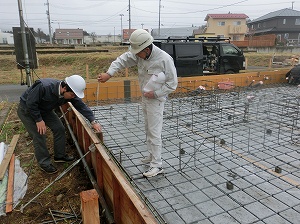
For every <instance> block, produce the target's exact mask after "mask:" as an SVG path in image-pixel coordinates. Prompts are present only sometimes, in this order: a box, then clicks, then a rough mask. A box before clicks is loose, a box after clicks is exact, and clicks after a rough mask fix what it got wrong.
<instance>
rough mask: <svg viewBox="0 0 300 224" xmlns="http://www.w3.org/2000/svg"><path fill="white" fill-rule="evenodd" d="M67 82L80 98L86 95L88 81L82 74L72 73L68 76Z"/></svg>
mask: <svg viewBox="0 0 300 224" xmlns="http://www.w3.org/2000/svg"><path fill="white" fill-rule="evenodd" d="M65 80H66V83H67V84H68V86H69V87H70V88H71V89H72V90H73V92H74V93H75V94H76V96H78V97H79V98H83V97H84V90H85V87H86V83H85V81H84V79H83V78H82V77H81V76H80V75H71V76H69V77H66V79H65Z"/></svg>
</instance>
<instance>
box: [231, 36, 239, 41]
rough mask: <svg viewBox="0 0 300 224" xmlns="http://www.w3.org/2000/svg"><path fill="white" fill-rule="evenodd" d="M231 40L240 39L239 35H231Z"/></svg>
mask: <svg viewBox="0 0 300 224" xmlns="http://www.w3.org/2000/svg"><path fill="white" fill-rule="evenodd" d="M232 40H240V36H238V35H233V37H232Z"/></svg>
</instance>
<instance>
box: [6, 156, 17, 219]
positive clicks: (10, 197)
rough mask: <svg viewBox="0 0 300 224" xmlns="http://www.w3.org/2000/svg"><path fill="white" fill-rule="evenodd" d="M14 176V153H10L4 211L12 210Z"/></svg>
mask: <svg viewBox="0 0 300 224" xmlns="http://www.w3.org/2000/svg"><path fill="white" fill-rule="evenodd" d="M14 176H15V154H14V153H13V154H12V157H11V159H10V163H9V170H8V183H7V195H6V210H5V212H6V213H9V212H12V210H13V196H14Z"/></svg>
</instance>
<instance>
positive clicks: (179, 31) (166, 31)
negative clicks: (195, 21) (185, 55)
mask: <svg viewBox="0 0 300 224" xmlns="http://www.w3.org/2000/svg"><path fill="white" fill-rule="evenodd" d="M197 28H198V27H195V26H191V27H178V28H161V29H160V32H158V29H152V31H151V35H152V36H153V37H154V38H168V37H189V36H192V35H193V32H194V30H195V29H197Z"/></svg>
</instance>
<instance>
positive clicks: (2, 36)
mask: <svg viewBox="0 0 300 224" xmlns="http://www.w3.org/2000/svg"><path fill="white" fill-rule="evenodd" d="M0 44H14V35H13V34H12V33H5V32H2V31H1V30H0Z"/></svg>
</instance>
